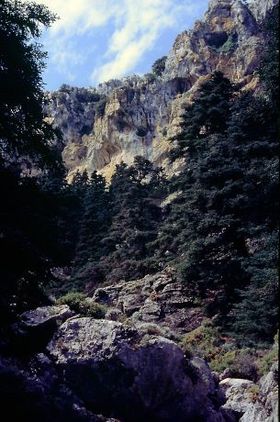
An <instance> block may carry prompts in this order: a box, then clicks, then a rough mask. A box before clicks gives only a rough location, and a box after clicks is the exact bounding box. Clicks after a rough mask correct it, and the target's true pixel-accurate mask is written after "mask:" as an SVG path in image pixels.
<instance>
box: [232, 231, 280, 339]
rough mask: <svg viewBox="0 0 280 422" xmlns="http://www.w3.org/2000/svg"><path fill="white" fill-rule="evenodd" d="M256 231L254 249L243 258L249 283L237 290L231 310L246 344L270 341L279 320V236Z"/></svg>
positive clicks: (236, 327) (234, 327) (240, 335)
mask: <svg viewBox="0 0 280 422" xmlns="http://www.w3.org/2000/svg"><path fill="white" fill-rule="evenodd" d="M259 232H260V233H259V236H260V237H257V238H255V243H256V248H257V251H256V252H255V253H253V254H252V256H251V257H250V258H247V260H245V261H244V265H245V266H246V270H247V272H248V273H249V274H250V276H251V283H250V284H249V285H248V286H247V287H246V288H245V289H243V290H240V291H239V294H240V301H239V302H238V303H237V304H236V305H235V306H234V308H233V311H232V318H233V321H234V323H233V325H232V328H233V329H234V332H235V333H237V336H238V338H239V342H240V343H241V344H245V345H248V346H252V345H255V344H256V343H258V342H260V340H262V341H263V342H267V343H272V340H273V335H274V334H275V327H277V321H278V300H277V299H278V295H277V293H278V287H279V286H278V266H277V264H278V254H277V250H278V237H277V233H274V234H272V235H266V234H265V233H263V232H262V230H259Z"/></svg>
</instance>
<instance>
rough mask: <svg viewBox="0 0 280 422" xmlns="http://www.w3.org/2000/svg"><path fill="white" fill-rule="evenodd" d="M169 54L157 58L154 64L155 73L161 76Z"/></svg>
mask: <svg viewBox="0 0 280 422" xmlns="http://www.w3.org/2000/svg"><path fill="white" fill-rule="evenodd" d="M166 59H167V56H163V57H161V58H160V59H157V60H156V61H155V62H154V64H153V66H152V71H153V73H154V74H155V75H157V76H161V75H162V73H163V72H164V70H165V63H166Z"/></svg>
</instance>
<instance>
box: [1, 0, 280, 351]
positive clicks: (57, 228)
mask: <svg viewBox="0 0 280 422" xmlns="http://www.w3.org/2000/svg"><path fill="white" fill-rule="evenodd" d="M54 20H55V16H54V15H52V14H51V13H50V12H49V11H48V10H47V9H46V8H45V7H43V6H39V5H35V4H33V3H19V2H14V1H12V0H2V1H1V9H0V39H1V52H0V63H1V69H0V92H1V101H0V139H1V156H0V172H1V178H0V189H1V198H2V200H1V211H0V212H1V217H0V225H1V229H0V243H1V250H2V254H1V267H0V274H1V286H0V289H1V291H0V309H1V324H2V325H5V324H6V323H7V322H10V321H13V320H14V319H15V318H16V316H17V315H18V314H19V313H21V312H23V311H24V310H27V309H30V308H34V307H36V306H39V305H41V304H47V303H52V300H53V297H54V298H55V299H58V298H59V297H60V296H62V295H64V294H66V293H70V292H72V293H73V292H80V293H84V294H91V293H92V292H93V290H94V289H95V288H96V287H98V286H102V285H108V284H114V283H117V282H119V281H121V280H125V281H129V280H133V279H139V278H141V277H143V276H145V275H146V274H152V273H156V272H157V271H160V270H162V269H163V268H164V267H165V266H167V265H170V266H172V267H174V268H175V269H176V272H177V277H178V279H179V280H180V282H181V283H182V285H183V286H184V288H185V289H186V291H187V292H189V294H190V295H195V296H196V297H197V298H198V299H199V300H201V303H202V304H203V303H204V301H205V299H206V298H208V297H212V300H211V301H210V302H209V300H208V301H207V306H205V309H204V312H205V315H206V316H208V317H215V318H214V321H215V324H216V326H217V328H218V329H219V330H222V332H225V333H230V335H233V336H235V337H236V339H239V340H238V341H240V342H241V343H242V344H243V343H244V344H246V345H253V346H258V345H263V344H270V343H272V341H273V337H274V335H275V334H276V330H277V326H276V321H277V289H278V285H277V260H278V257H277V231H278V215H279V208H278V197H279V195H278V193H279V192H278V158H277V154H278V143H277V141H278V120H279V118H278V106H279V96H278V44H277V42H278V41H277V28H278V14H277V8H276V7H275V8H274V10H273V12H272V13H271V14H270V15H269V17H268V19H267V21H266V22H265V23H264V31H265V33H266V36H267V44H266V48H265V49H264V51H263V57H262V62H261V66H260V70H259V78H260V81H261V83H260V89H259V90H258V91H257V92H250V91H249V92H248V91H242V89H241V88H240V87H239V86H238V85H234V84H233V83H231V81H229V80H228V79H227V78H225V77H224V75H223V74H222V73H220V72H214V73H213V74H212V75H210V76H209V78H207V79H206V80H205V81H204V82H203V83H202V84H201V86H200V88H199V90H198V92H197V93H196V95H195V99H194V101H193V102H192V103H191V104H189V105H188V106H187V107H186V109H185V111H184V119H183V122H182V127H181V129H182V130H181V135H180V136H179V137H177V138H175V139H172V140H171V142H172V148H171V152H170V157H169V159H170V161H173V160H176V159H178V158H181V159H182V158H183V159H184V160H185V161H184V162H185V167H184V170H183V171H182V172H181V173H180V175H177V176H174V177H173V178H171V179H167V178H166V176H165V175H164V172H163V170H162V169H160V168H156V167H155V166H154V165H153V164H152V163H151V162H149V161H148V160H146V159H144V158H142V157H136V158H135V161H134V164H133V165H132V166H128V165H126V164H124V163H123V164H120V165H118V166H117V167H116V171H115V174H114V175H113V177H112V180H111V182H110V183H109V184H108V183H106V180H105V179H104V178H103V177H102V176H101V175H99V174H97V173H96V172H94V173H93V174H86V173H83V174H80V173H77V174H76V175H75V177H74V178H73V180H72V182H71V183H68V182H67V181H66V170H65V169H64V167H63V163H62V160H61V142H60V134H59V131H57V130H56V131H55V130H53V129H52V127H51V126H50V125H49V124H48V123H47V122H46V121H45V120H44V115H43V100H44V91H43V82H42V70H43V68H44V61H45V53H44V52H43V51H42V47H41V45H40V44H39V42H38V38H39V36H40V33H41V29H42V26H46V27H48V26H49V25H51V24H52V22H54ZM169 197H170V198H173V199H172V200H170V201H166V198H169ZM60 270H61V271H64V273H65V274H66V275H67V276H65V277H64V278H63V277H61V274H60V273H61V271H60ZM59 274H60V275H59ZM65 274H64V275H65ZM256 315H257V316H258V318H256Z"/></svg>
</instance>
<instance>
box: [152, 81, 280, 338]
mask: <svg viewBox="0 0 280 422" xmlns="http://www.w3.org/2000/svg"><path fill="white" fill-rule="evenodd" d="M233 91H234V90H233V87H232V86H231V84H230V82H229V81H228V80H227V79H225V78H224V77H223V75H222V74H220V73H215V74H214V75H213V76H212V77H211V79H210V80H209V81H207V82H205V83H204V84H203V85H202V86H201V89H200V90H199V93H198V96H197V98H196V100H195V101H194V103H193V105H192V106H190V107H189V108H188V109H187V110H186V114H185V121H184V125H183V131H182V135H181V136H180V137H179V139H177V140H176V143H175V147H174V149H173V151H172V154H171V156H172V159H174V158H178V157H184V158H185V159H186V167H185V171H183V172H182V173H181V175H180V176H178V177H176V178H174V179H173V181H172V184H171V191H172V192H174V193H176V192H177V195H176V198H175V200H174V201H173V202H172V203H171V205H170V206H169V208H167V217H166V218H165V221H164V224H163V226H162V228H161V229H160V232H159V236H158V239H157V240H156V242H155V245H156V247H157V254H156V256H157V259H161V260H162V261H163V262H168V261H173V262H174V263H177V267H178V271H179V274H180V277H181V279H182V282H184V283H185V284H186V287H187V288H188V289H192V290H194V291H195V292H196V293H197V294H199V295H200V296H201V297H202V298H203V297H204V298H209V296H211V297H213V300H212V301H211V302H209V301H208V306H207V312H208V314H209V315H210V316H213V315H216V322H217V324H219V325H220V326H221V327H223V328H224V329H225V328H229V327H231V332H232V331H233V332H234V333H235V334H236V333H238V334H240V336H242V335H243V336H245V337H244V342H245V343H246V340H247V342H250V341H251V344H252V343H254V342H255V343H256V342H262V341H267V340H269V339H270V340H271V339H272V338H273V335H274V334H275V330H276V319H275V317H276V313H275V312H276V306H275V303H276V270H275V268H276V267H275V263H274V264H273V263H272V258H270V256H271V255H273V253H274V251H275V245H274V246H272V244H271V242H269V241H268V240H269V238H270V236H271V233H272V231H273V230H275V229H276V228H277V224H278V212H279V207H278V186H277V185H278V172H277V169H278V159H277V143H276V140H277V130H276V129H277V128H276V121H275V120H276V119H275V113H274V109H273V106H272V104H271V103H270V102H268V100H266V99H264V98H262V97H260V98H258V97H253V95H252V94H251V93H247V94H246V93H245V94H239V96H238V97H237V96H236V97H235V98H234V97H233V95H232V93H233ZM255 236H256V237H258V236H259V237H262V236H263V237H264V243H265V244H267V248H266V249H265V250H263V251H262V254H263V256H261V255H259V254H256V255H255V254H253V255H252V256H251V253H250V250H249V246H248V239H251V238H254V237H255ZM265 260H266V261H267V265H266V264H265ZM253 268H255V269H253ZM262 271H263V273H262ZM266 271H268V272H269V275H268V273H266ZM261 279H262V282H263V284H262V283H261ZM265 291H266V292H267V293H268V294H267V296H266V295H265V294H264V292H265ZM254 292H256V298H257V300H256V303H257V302H258V305H256V306H255V307H253V308H252V303H253V302H254V298H253V297H252V296H253V294H254ZM233 306H234V309H235V311H234V312H233V314H230V312H231V309H232V307H233ZM260 307H261V308H262V309H263V315H262V316H261V314H260V318H258V320H257V321H256V320H255V321H256V322H255V323H253V320H254V318H256V315H257V309H258V308H260ZM269 309H271V315H269V313H268V310H269ZM239 311H240V318H239V316H238V313H239ZM254 312H255V314H254ZM229 315H230V316H229ZM254 324H255V325H257V324H258V330H257V331H256V330H255V325H254ZM246 336H247V339H246Z"/></svg>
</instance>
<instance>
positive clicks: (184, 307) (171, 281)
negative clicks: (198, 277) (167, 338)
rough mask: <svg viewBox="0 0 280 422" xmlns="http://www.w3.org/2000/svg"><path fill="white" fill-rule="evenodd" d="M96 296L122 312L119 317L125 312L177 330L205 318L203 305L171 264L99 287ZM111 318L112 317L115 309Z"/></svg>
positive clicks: (134, 318)
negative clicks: (156, 271)
mask: <svg viewBox="0 0 280 422" xmlns="http://www.w3.org/2000/svg"><path fill="white" fill-rule="evenodd" d="M93 300H94V301H96V302H99V303H103V304H105V305H107V306H109V307H110V308H116V309H117V310H118V313H117V314H116V312H115V313H113V315H114V317H115V318H117V319H121V318H122V316H125V317H126V318H127V320H128V321H131V322H132V323H133V324H138V325H139V324H140V325H142V326H143V323H146V324H147V323H148V324H151V323H156V324H157V325H158V326H159V327H161V328H163V329H167V330H169V331H171V332H172V331H173V332H175V333H176V334H183V333H185V332H188V331H191V330H193V329H195V328H197V327H198V326H199V325H200V324H201V322H202V319H203V314H202V312H201V308H200V307H197V306H196V301H195V299H194V298H193V297H192V296H190V295H189V293H188V291H187V290H186V289H184V287H183V285H182V283H179V282H178V281H177V280H176V277H175V272H174V270H173V269H172V268H170V267H167V268H166V269H165V270H163V271H162V272H160V273H157V274H155V275H147V276H145V277H144V278H143V279H140V280H133V281H129V282H121V283H119V284H116V285H112V286H108V287H102V288H99V289H97V290H96V291H95V293H94V296H93ZM108 318H112V311H109V314H108Z"/></svg>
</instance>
